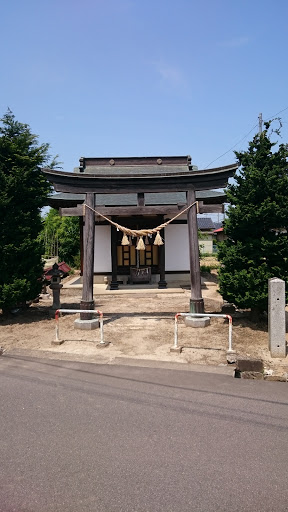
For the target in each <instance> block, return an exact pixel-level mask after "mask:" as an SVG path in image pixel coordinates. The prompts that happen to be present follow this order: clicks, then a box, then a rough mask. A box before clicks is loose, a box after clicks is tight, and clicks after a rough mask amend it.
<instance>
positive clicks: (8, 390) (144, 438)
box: [0, 356, 288, 512]
mask: <svg viewBox="0 0 288 512" xmlns="http://www.w3.org/2000/svg"><path fill="white" fill-rule="evenodd" d="M0 394H1V402H0V404H1V438H0V511H1V512H12V511H15V512H58V511H59V512H66V511H67V512H114V511H117V512H150V511H151V512H164V511H165V512H186V511H189V512H191V511H197V512H198V511H201V512H202V511H203V512H210V511H211V512H212V511H213V512H216V511H219V512H225V511H227V512H228V511H229V512H231V511H234V510H239V511H241V512H243V511H248V510H249V511H251V510H253V511H254V512H255V511H259V512H260V511H261V512H266V511H267V512H268V511H269V512H271V511H275V512H276V511H277V512H282V511H288V479H287V460H288V457H287V456H288V439H287V427H288V387H287V384H285V383H280V382H260V381H247V380H243V379H233V378H232V377H230V376H225V375H213V374H208V373H198V372H186V371H185V372H184V371H178V370H173V371H172V370H165V369H153V368H139V367H127V366H109V365H95V364H94V365H93V364H82V363H76V362H67V361H53V360H46V361H45V360H39V359H34V360H33V359H28V358H27V359H25V358H23V357H9V356H3V357H1V358H0Z"/></svg>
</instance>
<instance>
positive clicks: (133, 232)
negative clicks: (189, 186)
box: [83, 201, 199, 251]
mask: <svg viewBox="0 0 288 512" xmlns="http://www.w3.org/2000/svg"><path fill="white" fill-rule="evenodd" d="M194 204H196V207H197V213H199V206H198V201H194V203H191V204H189V206H187V207H186V208H183V210H181V211H180V212H179V213H177V215H175V217H173V218H172V219H169V220H167V222H164V223H163V224H160V225H159V226H157V227H156V228H151V229H130V228H126V227H125V226H121V224H118V223H117V222H114V221H113V220H111V219H108V217H105V215H103V214H102V213H100V212H97V210H95V209H94V208H91V206H88V204H86V203H84V204H83V206H84V207H86V208H89V210H92V211H93V212H94V213H96V214H97V215H100V217H102V218H103V219H105V220H107V222H109V223H110V224H112V226H115V228H116V229H117V230H118V231H122V233H123V238H122V242H121V245H131V240H130V241H129V239H128V236H132V237H134V236H136V237H138V238H139V239H138V243H137V246H136V249H137V250H138V251H139V250H140V251H141V250H142V251H143V250H144V251H145V244H144V241H143V236H148V235H153V234H155V233H156V237H155V240H154V245H163V243H164V242H163V239H162V237H161V235H160V231H161V229H164V228H166V226H168V224H170V223H171V222H173V221H174V220H175V219H177V218H178V217H180V215H183V213H185V212H187V210H189V208H191V207H192V206H194Z"/></svg>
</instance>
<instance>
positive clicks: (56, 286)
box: [50, 282, 63, 311]
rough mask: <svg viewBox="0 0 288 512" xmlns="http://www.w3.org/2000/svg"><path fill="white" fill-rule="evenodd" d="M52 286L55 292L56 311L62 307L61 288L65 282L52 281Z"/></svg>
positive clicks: (53, 306) (54, 303)
mask: <svg viewBox="0 0 288 512" xmlns="http://www.w3.org/2000/svg"><path fill="white" fill-rule="evenodd" d="M50 288H51V290H52V293H53V304H52V309H53V310H55V311H56V309H61V303H60V290H61V288H63V284H60V283H53V282H51V284H50Z"/></svg>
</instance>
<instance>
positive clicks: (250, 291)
mask: <svg viewBox="0 0 288 512" xmlns="http://www.w3.org/2000/svg"><path fill="white" fill-rule="evenodd" d="M270 125H271V123H270V122H269V123H265V130H264V131H263V133H261V134H257V135H256V136H255V137H254V139H253V141H252V142H250V143H249V147H248V150H247V151H245V152H235V154H236V157H237V159H238V162H239V164H240V168H239V171H237V173H236V175H235V180H234V181H235V182H234V183H233V184H231V185H228V189H227V198H228V202H229V203H230V206H229V209H228V218H227V220H226V221H225V224H224V232H225V233H226V235H227V236H228V239H227V240H225V241H224V242H222V243H221V244H219V252H218V258H219V260H220V262H221V264H222V267H221V269H220V273H219V282H220V293H221V295H222V296H223V298H224V299H225V300H227V301H228V302H232V303H234V304H235V305H236V306H238V307H240V308H251V309H252V310H254V311H267V307H268V279H269V278H271V277H279V278H281V279H284V280H285V281H287V279H288V236H287V230H288V164H287V157H288V146H287V144H280V145H279V146H278V149H276V148H275V146H276V144H277V143H276V142H271V133H270V134H269V133H268V130H269V127H270ZM272 133H273V132H272ZM276 133H277V134H278V135H280V132H279V130H276ZM287 288H288V287H287ZM287 292H288V289H287Z"/></svg>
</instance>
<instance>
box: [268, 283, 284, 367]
mask: <svg viewBox="0 0 288 512" xmlns="http://www.w3.org/2000/svg"><path fill="white" fill-rule="evenodd" d="M268 332H269V350H270V354H271V357H282V358H283V357H286V321H285V281H283V280H282V279H278V278H277V277H273V278H272V279H269V281H268Z"/></svg>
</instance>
